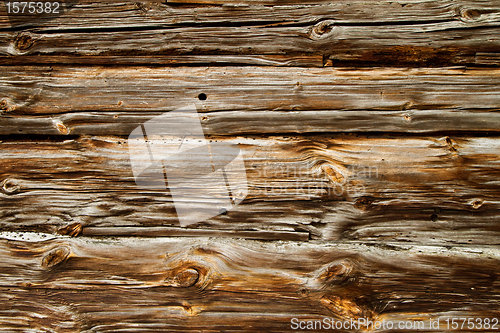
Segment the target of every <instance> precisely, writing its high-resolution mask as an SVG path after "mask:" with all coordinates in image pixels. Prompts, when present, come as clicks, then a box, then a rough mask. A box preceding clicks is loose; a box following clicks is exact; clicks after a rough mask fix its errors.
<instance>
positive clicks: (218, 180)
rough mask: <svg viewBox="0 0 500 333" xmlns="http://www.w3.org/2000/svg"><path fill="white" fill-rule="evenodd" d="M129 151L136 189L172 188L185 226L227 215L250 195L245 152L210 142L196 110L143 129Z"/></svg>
mask: <svg viewBox="0 0 500 333" xmlns="http://www.w3.org/2000/svg"><path fill="white" fill-rule="evenodd" d="M128 147H129V153H130V162H131V164H132V171H133V174H134V179H135V182H136V184H137V185H139V186H141V187H145V188H149V189H165V190H166V189H167V187H168V189H169V190H170V193H171V196H172V199H173V202H174V206H175V209H176V212H177V216H178V218H179V222H180V225H181V226H187V225H189V224H193V223H196V222H200V221H204V220H206V219H209V218H211V217H214V216H217V215H219V214H225V213H226V212H227V211H229V210H230V209H232V208H233V207H234V206H236V205H237V204H239V203H240V202H241V201H243V199H245V197H246V195H247V192H248V186H247V178H246V172H245V164H244V161H243V155H242V152H241V150H240V148H239V146H238V145H236V144H230V143H226V142H217V141H215V140H213V141H212V140H211V141H209V140H207V139H205V135H204V133H203V129H202V127H201V122H200V119H199V118H198V113H197V112H196V107H195V106H194V105H192V106H188V107H185V108H181V109H178V110H175V111H170V112H166V113H164V114H162V115H160V116H157V117H155V118H153V119H151V120H149V121H147V122H145V123H144V124H142V125H140V126H138V127H137V128H136V129H134V130H133V131H132V133H131V134H130V135H129V137H128Z"/></svg>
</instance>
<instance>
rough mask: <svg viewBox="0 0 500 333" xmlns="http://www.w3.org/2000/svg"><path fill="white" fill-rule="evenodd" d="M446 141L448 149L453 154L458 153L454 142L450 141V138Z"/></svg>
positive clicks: (446, 138)
mask: <svg viewBox="0 0 500 333" xmlns="http://www.w3.org/2000/svg"><path fill="white" fill-rule="evenodd" d="M444 140H445V141H446V144H447V145H448V149H449V150H450V151H452V152H456V151H457V148H455V146H454V145H453V141H452V140H451V139H450V137H449V136H447V137H445V138H444Z"/></svg>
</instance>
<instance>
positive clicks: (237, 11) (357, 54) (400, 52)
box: [0, 0, 500, 66]
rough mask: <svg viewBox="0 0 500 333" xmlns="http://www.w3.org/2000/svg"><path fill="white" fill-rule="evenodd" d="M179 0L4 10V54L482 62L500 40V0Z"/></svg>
mask: <svg viewBox="0 0 500 333" xmlns="http://www.w3.org/2000/svg"><path fill="white" fill-rule="evenodd" d="M179 2H180V3H185V2H184V0H180V1H179ZM171 4H175V2H174V3H173V2H170V1H169V2H167V4H165V3H161V2H147V1H146V2H128V3H123V2H112V3H95V2H82V3H80V4H76V5H75V6H74V7H73V8H72V9H71V10H68V11H67V12H66V13H65V14H64V15H62V16H59V17H55V18H52V19H49V18H38V19H34V18H32V17H29V18H19V19H16V18H13V17H11V18H10V19H7V18H6V16H4V18H3V19H2V20H1V21H0V27H2V26H3V27H4V30H3V32H2V33H0V55H1V56H2V57H3V59H2V60H1V61H2V63H4V64H5V63H6V62H8V61H15V62H17V63H19V62H20V61H24V62H25V63H28V62H30V61H34V62H35V63H52V62H54V61H57V58H58V57H60V56H63V57H64V60H65V62H66V63H92V59H95V63H103V61H102V59H100V58H99V57H101V56H112V57H113V63H115V64H120V63H122V64H129V63H136V64H137V63H143V64H150V63H151V64H155V63H156V64H158V63H160V64H166V63H168V62H169V61H171V59H170V58H169V57H170V56H176V55H230V56H243V57H242V59H243V60H241V61H239V60H235V62H236V63H247V62H249V59H250V58H251V56H257V58H256V59H255V61H250V63H251V64H258V62H259V58H260V57H262V56H266V55H280V56H291V57H292V58H290V59H293V56H296V55H302V56H321V57H322V58H323V57H324V59H325V61H324V64H325V65H332V64H335V65H339V64H351V65H352V64H357V65H362V66H367V65H375V64H378V65H381V64H384V65H390V66H395V65H396V66H398V65H399V66H400V65H410V66H447V65H448V66H449V65H465V64H475V63H476V54H489V53H498V50H499V46H500V45H499V43H498V41H497V39H495V38H491V36H492V35H494V34H495V31H496V27H497V26H498V24H499V17H500V15H499V9H500V7H499V6H498V4H497V3H496V2H494V1H480V2H478V1H450V0H446V1H410V2H408V1H405V2H404V3H398V2H393V1H378V2H366V1H338V2H335V3H333V4H332V3H329V2H325V1H313V2H307V3H306V4H297V3H296V2H295V1H292V2H281V1H280V3H278V4H277V3H276V2H275V1H269V0H263V1H262V0H258V1H249V2H239V1H236V2H231V1H229V2H227V1H222V2H220V1H219V2H218V1H212V0H209V1H208V2H203V1H200V2H196V1H194V3H193V5H189V6H172V5H171ZM213 5H216V6H213ZM219 5H222V6H219ZM12 27H13V28H12ZM12 29H14V30H12ZM29 55H41V57H38V58H33V57H26V56H29ZM122 57H123V58H122ZM189 59H190V58H185V60H184V62H189ZM191 59H194V60H195V62H197V61H196V58H191ZM304 64H305V65H306V66H307V65H310V64H311V62H310V61H306V62H305V63H304ZM478 64H482V62H481V61H480V62H479V63H478ZM298 65H301V64H300V62H299V63H298Z"/></svg>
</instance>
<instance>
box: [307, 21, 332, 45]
mask: <svg viewBox="0 0 500 333" xmlns="http://www.w3.org/2000/svg"><path fill="white" fill-rule="evenodd" d="M334 28H335V21H333V20H325V21H321V22H319V23H317V24H316V25H314V26H313V27H312V29H311V31H310V33H309V36H310V37H311V39H314V40H317V39H324V38H328V37H329V36H330V35H331V34H332V33H333V30H334Z"/></svg>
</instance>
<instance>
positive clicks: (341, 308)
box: [321, 294, 372, 320]
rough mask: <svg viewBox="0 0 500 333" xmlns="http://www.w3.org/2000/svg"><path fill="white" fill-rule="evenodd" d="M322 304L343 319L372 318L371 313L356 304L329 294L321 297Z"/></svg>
mask: <svg viewBox="0 0 500 333" xmlns="http://www.w3.org/2000/svg"><path fill="white" fill-rule="evenodd" d="M321 304H322V305H323V306H324V307H326V308H327V309H328V310H330V311H332V312H333V313H335V314H336V315H337V316H339V317H341V318H343V319H354V320H356V319H358V318H371V317H372V316H371V314H370V311H367V310H365V309H363V308H362V307H361V306H359V305H358V304H356V302H354V301H351V300H349V299H345V298H340V297H338V296H335V295H331V294H327V295H324V296H323V297H321Z"/></svg>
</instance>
